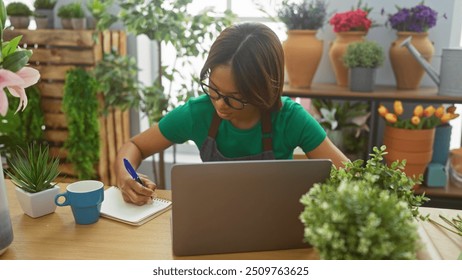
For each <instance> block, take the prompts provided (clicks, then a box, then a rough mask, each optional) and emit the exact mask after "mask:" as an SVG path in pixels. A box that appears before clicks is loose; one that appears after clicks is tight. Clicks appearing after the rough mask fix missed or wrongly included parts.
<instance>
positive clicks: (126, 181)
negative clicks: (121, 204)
mask: <svg viewBox="0 0 462 280" xmlns="http://www.w3.org/2000/svg"><path fill="white" fill-rule="evenodd" d="M139 177H140V179H141V181H142V182H143V184H144V187H143V186H142V185H141V184H140V183H138V182H137V181H135V180H133V179H132V178H131V177H129V176H127V177H124V178H123V179H122V180H121V182H120V183H119V184H118V187H119V189H120V190H121V191H122V197H123V198H124V200H125V201H126V202H129V203H133V204H136V205H143V204H146V203H151V202H152V200H153V199H154V198H155V197H156V193H155V189H156V187H157V186H156V184H155V183H154V182H153V181H151V180H149V178H148V177H147V176H146V175H143V174H139Z"/></svg>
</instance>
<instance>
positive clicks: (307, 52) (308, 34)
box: [282, 30, 323, 88]
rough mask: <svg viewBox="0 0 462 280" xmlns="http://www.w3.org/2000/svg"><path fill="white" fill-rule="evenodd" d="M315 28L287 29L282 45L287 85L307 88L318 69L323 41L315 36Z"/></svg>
mask: <svg viewBox="0 0 462 280" xmlns="http://www.w3.org/2000/svg"><path fill="white" fill-rule="evenodd" d="M316 33H317V30H289V31H287V40H286V41H284V43H283V44H282V47H283V49H284V60H285V68H286V72H287V76H288V78H289V85H290V86H292V87H297V88H309V87H310V86H311V82H312V81H313V77H314V74H315V73H316V70H317V69H318V66H319V62H320V61H321V57H322V52H323V41H322V40H319V39H317V38H316Z"/></svg>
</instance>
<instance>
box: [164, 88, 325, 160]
mask: <svg viewBox="0 0 462 280" xmlns="http://www.w3.org/2000/svg"><path fill="white" fill-rule="evenodd" d="M281 100H282V108H281V110H279V111H277V112H273V113H271V124H272V138H273V153H274V157H275V158H276V159H291V158H292V155H293V151H294V149H295V148H296V147H300V148H301V149H302V150H303V151H304V152H305V153H306V152H309V151H311V150H313V149H314V148H316V147H317V146H318V145H319V144H321V142H322V141H323V140H324V139H325V137H326V133H325V131H324V129H323V128H322V127H321V125H319V123H318V122H317V121H316V120H315V119H314V118H313V117H312V116H311V115H310V114H309V113H308V112H307V111H306V110H305V109H304V108H303V107H302V106H301V105H300V104H298V103H296V102H294V101H293V100H292V99H290V98H289V97H282V99H281ZM214 110H215V109H214V107H213V105H212V102H211V101H210V99H209V97H208V96H207V95H201V96H199V97H195V98H190V99H189V100H188V101H187V102H186V103H185V104H184V105H182V106H179V107H177V108H175V109H174V110H172V111H171V112H169V113H168V114H167V115H166V116H164V117H163V118H162V119H161V120H160V122H159V129H160V131H161V133H162V134H163V135H164V136H165V137H166V138H167V139H168V140H170V141H171V142H173V143H183V142H185V141H188V140H192V141H193V142H194V143H195V144H196V145H197V147H198V148H199V149H200V148H201V146H202V144H203V143H204V141H205V139H206V138H207V136H208V132H209V127H210V124H211V122H212V117H213V113H214ZM261 139H262V132H261V122H259V123H258V124H256V125H255V126H254V127H252V128H250V129H238V128H235V127H234V126H233V125H232V124H231V123H230V122H229V121H227V120H222V122H221V123H220V127H219V129H218V134H217V137H216V142H217V146H218V149H219V150H220V152H221V154H222V155H223V156H225V157H229V158H235V157H243V156H250V155H256V154H260V153H261V152H262V151H263V145H262V140H261Z"/></svg>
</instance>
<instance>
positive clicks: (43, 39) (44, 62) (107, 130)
mask: <svg viewBox="0 0 462 280" xmlns="http://www.w3.org/2000/svg"><path fill="white" fill-rule="evenodd" d="M93 32H94V31H93V30H62V29H59V30H58V29H56V30H6V31H5V34H4V39H5V40H6V41H8V40H10V39H12V38H14V37H16V36H18V35H22V36H23V37H22V40H21V45H22V47H25V48H28V49H31V50H32V51H33V55H32V57H31V59H30V60H29V66H31V67H34V68H36V69H37V70H38V71H39V72H40V76H41V79H40V81H39V83H38V87H39V89H40V92H41V98H42V103H41V107H42V109H43V112H44V116H45V139H46V140H47V141H48V142H49V143H50V147H51V149H50V152H51V154H52V155H53V156H58V157H60V159H61V164H60V170H61V173H62V175H63V177H62V178H61V180H62V181H67V182H70V181H75V180H77V178H76V173H75V171H74V170H73V168H72V164H71V163H69V162H68V161H67V160H66V155H67V152H66V150H65V149H64V148H63V144H64V141H65V140H66V139H67V136H68V131H67V122H66V116H65V115H64V113H63V112H62V110H61V107H62V98H63V94H64V81H65V78H66V72H67V71H68V70H69V69H72V68H74V67H83V68H85V69H87V70H90V69H92V68H93V67H94V66H95V65H96V63H97V62H98V61H100V60H101V59H102V57H103V54H104V53H105V52H110V51H111V49H115V50H116V51H117V52H118V53H119V54H121V55H126V52H127V50H126V45H127V44H126V35H125V33H124V32H123V31H106V32H103V33H99V34H98V36H99V40H98V43H95V41H94V40H93ZM98 98H99V101H100V103H101V104H103V102H104V100H103V96H102V95H101V94H100V95H99V96H98ZM101 106H102V105H101ZM129 137H130V119H129V112H128V111H125V112H122V111H120V110H117V109H114V110H112V111H111V112H110V113H109V114H108V115H107V116H101V117H100V147H101V152H100V160H99V162H98V166H97V167H95V168H97V174H98V177H99V179H100V180H101V181H103V182H104V183H105V184H106V185H114V184H115V172H114V161H115V156H116V153H117V150H118V149H119V148H120V146H121V145H122V144H123V143H124V142H125V141H127V140H128V139H129Z"/></svg>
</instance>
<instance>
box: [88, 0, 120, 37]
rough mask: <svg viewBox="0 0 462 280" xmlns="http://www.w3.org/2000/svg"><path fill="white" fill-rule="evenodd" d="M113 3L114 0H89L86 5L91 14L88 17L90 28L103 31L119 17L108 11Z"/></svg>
mask: <svg viewBox="0 0 462 280" xmlns="http://www.w3.org/2000/svg"><path fill="white" fill-rule="evenodd" d="M113 3H114V0H87V2H86V7H87V9H88V11H89V12H90V14H91V16H90V17H89V18H88V25H89V26H88V27H89V28H90V29H96V30H99V31H103V30H104V29H108V28H109V27H110V26H111V25H112V24H113V23H114V22H116V21H117V17H116V16H114V15H112V14H110V13H109V12H108V11H107V10H108V9H109V8H110V7H111V6H112V5H113Z"/></svg>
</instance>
